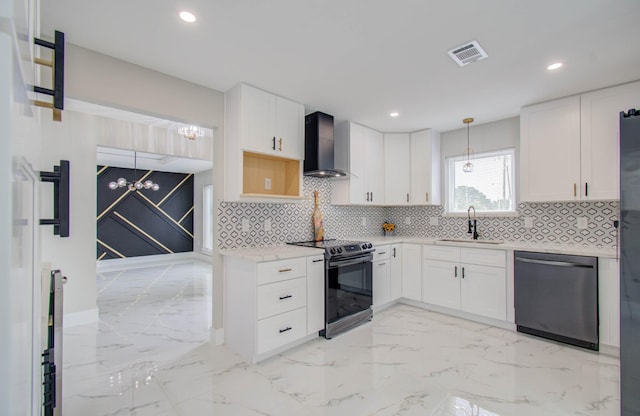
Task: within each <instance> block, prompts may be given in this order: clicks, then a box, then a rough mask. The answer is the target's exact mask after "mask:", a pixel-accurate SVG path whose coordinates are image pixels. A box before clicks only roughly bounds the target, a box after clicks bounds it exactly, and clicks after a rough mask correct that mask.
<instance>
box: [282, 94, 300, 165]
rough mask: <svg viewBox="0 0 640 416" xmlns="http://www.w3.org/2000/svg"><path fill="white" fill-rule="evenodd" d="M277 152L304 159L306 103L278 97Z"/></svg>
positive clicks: (284, 155)
mask: <svg viewBox="0 0 640 416" xmlns="http://www.w3.org/2000/svg"><path fill="white" fill-rule="evenodd" d="M275 137H276V142H277V143H276V145H277V146H276V152H278V153H279V154H280V156H283V157H290V158H292V159H304V105H302V104H299V103H296V102H295V101H291V100H287V99H286V98H282V97H276V132H275Z"/></svg>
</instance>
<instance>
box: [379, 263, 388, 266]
mask: <svg viewBox="0 0 640 416" xmlns="http://www.w3.org/2000/svg"><path fill="white" fill-rule="evenodd" d="M385 264H387V263H378V266H384V265H385Z"/></svg>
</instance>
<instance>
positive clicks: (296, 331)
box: [257, 308, 307, 354]
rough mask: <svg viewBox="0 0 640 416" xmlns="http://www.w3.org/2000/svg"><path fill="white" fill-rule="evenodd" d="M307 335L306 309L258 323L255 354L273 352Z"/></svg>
mask: <svg viewBox="0 0 640 416" xmlns="http://www.w3.org/2000/svg"><path fill="white" fill-rule="evenodd" d="M305 335H307V308H300V309H296V310H293V311H290V312H285V313H282V314H280V315H275V316H271V317H269V318H265V319H262V320H260V321H258V345H257V353H258V354H262V353H264V352H267V351H270V350H273V349H275V348H278V347H281V346H283V345H286V344H288V343H290V342H293V341H295V340H297V339H300V338H302V337H304V336H305Z"/></svg>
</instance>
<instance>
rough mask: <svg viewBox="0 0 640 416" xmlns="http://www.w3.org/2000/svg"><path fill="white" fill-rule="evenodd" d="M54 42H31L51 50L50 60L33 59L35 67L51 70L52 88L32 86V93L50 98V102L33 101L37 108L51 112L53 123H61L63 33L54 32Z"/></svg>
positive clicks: (37, 40) (62, 107)
mask: <svg viewBox="0 0 640 416" xmlns="http://www.w3.org/2000/svg"><path fill="white" fill-rule="evenodd" d="M54 39H55V41H54V42H53V43H52V42H48V41H46V40H42V39H38V38H34V39H33V42H34V44H35V45H37V46H42V47H44V48H47V49H51V50H52V52H51V60H50V61H49V60H46V59H42V58H35V59H34V63H35V64H36V65H42V66H46V67H48V68H51V81H52V84H53V88H44V87H39V86H37V85H34V86H33V91H34V92H35V93H38V94H45V95H49V96H51V97H52V101H51V102H49V101H42V100H34V101H33V104H34V105H36V106H37V107H44V108H50V109H51V110H52V111H53V121H62V110H63V109H64V33H63V32H59V31H57V30H56V31H55V35H54Z"/></svg>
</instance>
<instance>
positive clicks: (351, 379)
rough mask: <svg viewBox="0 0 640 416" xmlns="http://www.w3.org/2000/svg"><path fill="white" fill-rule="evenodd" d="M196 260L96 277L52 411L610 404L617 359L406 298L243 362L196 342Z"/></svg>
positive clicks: (200, 333) (504, 409)
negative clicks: (89, 316) (347, 325)
mask: <svg viewBox="0 0 640 416" xmlns="http://www.w3.org/2000/svg"><path fill="white" fill-rule="evenodd" d="M207 267H208V265H207ZM189 268H191V272H189V271H185V269H189ZM201 268H202V267H201V264H197V263H194V264H187V265H174V266H172V268H171V269H168V270H165V269H163V268H149V269H144V270H141V269H137V270H132V271H125V272H123V273H133V275H131V277H130V278H125V277H123V276H125V275H124V274H123V275H120V276H117V275H115V274H114V275H112V274H108V275H105V276H102V277H100V276H99V279H103V280H104V281H103V282H101V284H100V285H99V290H100V294H99V299H98V301H99V304H100V324H99V325H97V326H96V328H86V327H83V328H80V327H78V328H71V329H72V330H69V331H67V332H66V333H65V383H64V396H65V399H64V414H65V415H70V416H75V415H83V416H86V415H139V416H146V415H157V416H164V415H167V416H169V415H171V416H173V415H190V416H193V415H234V416H235V415H239V416H243V415H274V416H279V415H282V416H287V415H300V416H306V415H310V416H319V415H327V416H328V415H349V416H357V415H380V416H382V415H427V416H471V415H474V416H507V415H509V416H510V415H518V416H532V415H536V416H540V415H548V416H555V415H557V416H564V415H598V416H604V415H607V416H614V415H619V414H620V413H619V360H618V359H616V358H613V357H610V356H607V355H603V354H598V353H594V352H590V351H586V350H581V349H576V348H573V347H568V346H563V345H560V344H556V343H553V342H549V341H545V340H541V339H537V338H533V337H530V336H527V335H523V334H519V333H516V332H512V331H508V330H504V329H499V328H495V327H491V326H487V325H482V324H478V323H474V322H469V321H465V320H461V319H457V318H453V317H449V316H446V315H442V314H438V313H433V312H428V311H425V310H422V309H418V308H414V307H411V306H407V305H395V306H392V307H390V308H388V309H386V310H384V311H382V312H379V313H377V314H376V315H375V317H374V319H373V321H372V322H369V323H367V324H365V325H363V326H361V327H358V328H356V329H354V330H352V331H349V332H347V333H345V334H342V335H340V336H338V337H336V338H334V339H332V340H324V339H320V338H318V339H317V340H314V341H311V342H309V343H307V344H305V345H302V346H300V347H297V348H294V349H292V350H290V351H288V352H286V353H284V354H281V355H279V356H277V357H273V358H271V359H268V360H266V361H263V362H261V363H259V364H257V365H254V364H248V363H246V362H243V361H242V360H241V359H240V358H239V357H238V356H237V355H236V354H234V353H233V352H232V351H230V350H229V349H228V348H227V347H225V346H214V345H212V344H211V343H209V342H208V326H207V325H208V323H207V322H206V319H205V318H204V315H203V312H202V311H203V310H204V309H206V307H207V306H205V304H206V303H207V300H206V298H207V297H208V294H207V293H206V292H207V288H206V284H204V283H196V280H198V278H203V279H205V280H206V279H209V280H210V270H209V275H208V276H205V275H206V271H203V270H201ZM209 269H210V267H209ZM189 273H193V275H190V274H189ZM174 275H175V276H178V275H182V276H183V277H182V279H180V278H178V277H176V278H172V277H170V276H174ZM160 276H163V277H160ZM185 276H189V277H185ZM192 276H195V277H193V279H192ZM154 279H155V280H154ZM165 279H166V282H167V284H166V285H163V284H162V283H161V282H162V280H165ZM183 279H186V280H187V281H188V282H185V281H184V280H183ZM154 282H155V283H154ZM125 289H127V290H125ZM145 290H146V292H145ZM143 293H146V295H143ZM209 293H210V292H209ZM145 296H146V297H147V298H148V299H147V298H145ZM123 298H126V299H127V300H124V299H123ZM208 298H209V299H210V296H209V297H208ZM103 305H104V306H105V307H104V308H103ZM109 305H111V306H109Z"/></svg>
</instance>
